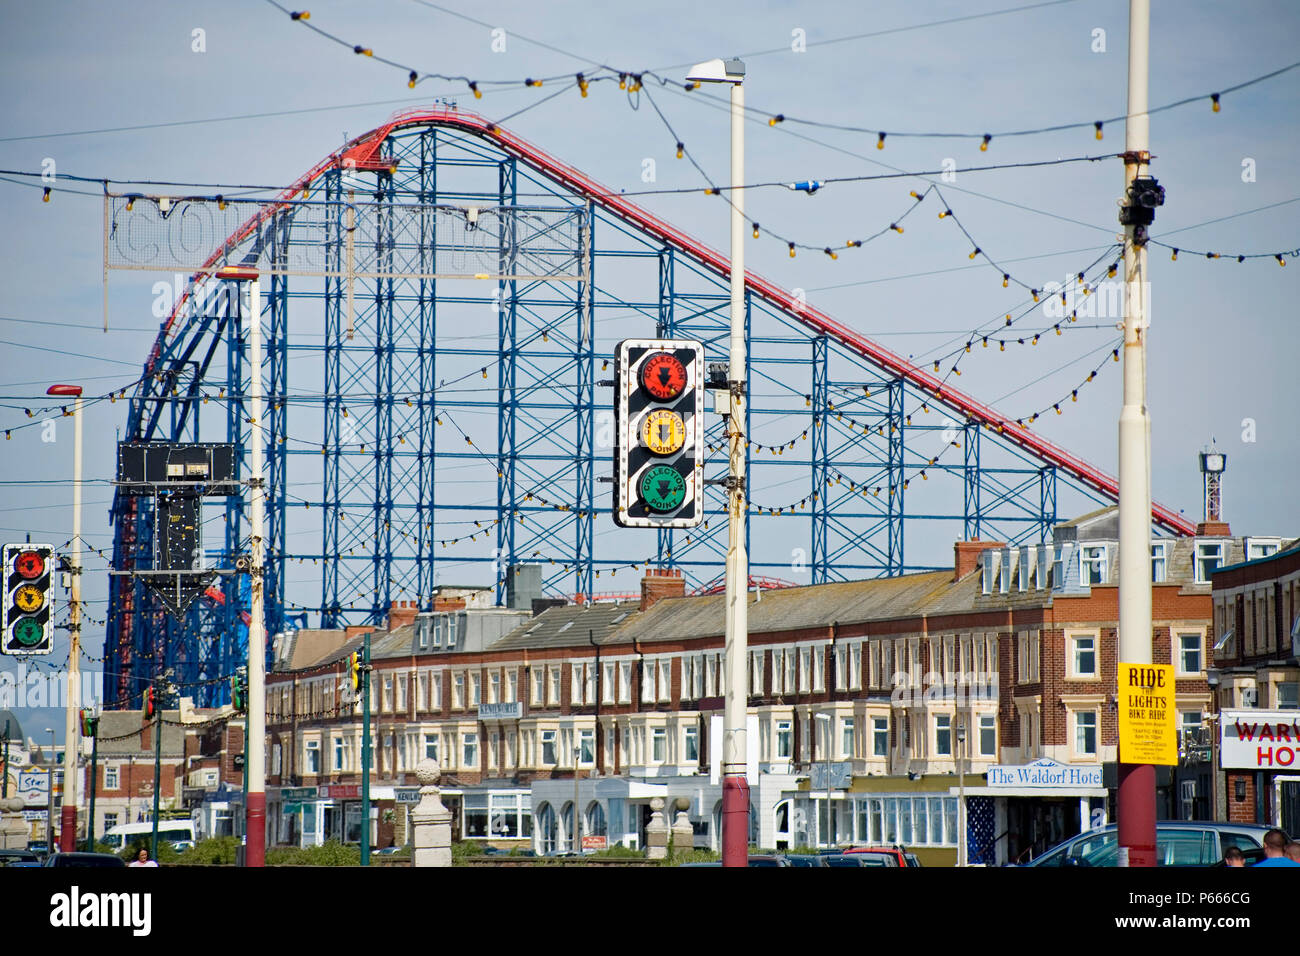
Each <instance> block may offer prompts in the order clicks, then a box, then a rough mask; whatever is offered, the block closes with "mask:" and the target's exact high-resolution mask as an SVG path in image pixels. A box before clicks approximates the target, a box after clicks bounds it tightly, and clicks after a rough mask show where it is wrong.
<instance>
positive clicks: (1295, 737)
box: [1219, 710, 1300, 770]
mask: <svg viewBox="0 0 1300 956" xmlns="http://www.w3.org/2000/svg"><path fill="white" fill-rule="evenodd" d="M1297 758H1300V711H1294V710H1225V711H1223V712H1222V714H1221V715H1220V717H1219V766H1220V767H1228V768H1233V769H1245V770H1291V769H1293V768H1295V767H1297V766H1300V759H1297Z"/></svg>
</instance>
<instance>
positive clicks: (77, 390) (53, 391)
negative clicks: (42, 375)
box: [45, 385, 81, 398]
mask: <svg viewBox="0 0 1300 956" xmlns="http://www.w3.org/2000/svg"><path fill="white" fill-rule="evenodd" d="M45 394H46V395H58V396H61V397H63V398H80V397H81V386H80V385H51V386H50V387H49V388H47V389H46V390H45Z"/></svg>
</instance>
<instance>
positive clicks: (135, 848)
mask: <svg viewBox="0 0 1300 956" xmlns="http://www.w3.org/2000/svg"><path fill="white" fill-rule="evenodd" d="M152 846H153V838H152V837H151V836H149V835H147V834H146V835H145V836H144V837H143V838H140V837H137V838H136V839H135V840H134V841H133V842H132V843H131V844H130V845H129V846H126V847H123V848H122V850H121V851H120V852H119V853H118V854H117V855H118V856H120V857H121V858H122V859H124V860H126V862H128V863H131V862H133V861H134V860H135V858H136V857H137V856H138V855H139V854H140V851H141V850H145V851H148V852H149V859H151V860H152V859H154V855H153V852H152V850H151V848H152ZM107 849H108V852H110V853H111V852H113V851H112V848H107ZM180 858H181V855H180V854H179V853H177V852H176V850H174V849H172V845H171V844H170V843H168V842H167V841H166V840H161V839H160V840H159V841H158V862H159V863H160V864H163V863H176V862H178V861H180Z"/></svg>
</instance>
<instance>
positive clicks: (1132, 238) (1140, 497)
mask: <svg viewBox="0 0 1300 956" xmlns="http://www.w3.org/2000/svg"><path fill="white" fill-rule="evenodd" d="M1150 22H1151V10H1150V0H1130V2H1129V58H1128V118H1127V121H1126V124H1125V154H1124V193H1125V197H1127V196H1128V193H1129V187H1130V186H1131V185H1132V183H1133V181H1134V180H1135V179H1137V178H1138V177H1139V176H1145V175H1146V174H1147V168H1148V165H1149V163H1150V159H1151V155H1150V152H1149V149H1150V117H1149V115H1148V114H1147V76H1148V70H1149V64H1148V48H1149V43H1150V36H1149V32H1150ZM1125 201H1128V200H1127V198H1126V200H1125ZM1140 230H1143V231H1144V230H1145V227H1144V226H1140V225H1127V226H1125V227H1124V402H1123V408H1122V409H1121V410H1120V416H1119V659H1120V660H1121V661H1122V662H1124V663H1135V664H1149V663H1151V571H1150V558H1151V550H1150V548H1151V463H1150V431H1151V422H1150V418H1149V416H1148V413H1147V405H1146V344H1147V343H1146V337H1147V323H1148V321H1149V317H1148V315H1147V292H1148V289H1149V285H1148V274H1147V250H1146V243H1145V237H1144V236H1143V237H1140V238H1139V231H1140ZM1117 693H1118V688H1117ZM1120 705H1121V706H1123V702H1122V701H1121V704H1120ZM1119 756H1120V766H1119V793H1118V799H1117V806H1118V810H1119V843H1120V854H1119V855H1120V863H1121V865H1134V866H1152V865H1154V863H1155V771H1154V768H1153V767H1150V766H1135V765H1130V764H1126V763H1124V761H1123V756H1124V755H1123V754H1122V753H1121V754H1120V755H1119ZM1148 831H1149V832H1148Z"/></svg>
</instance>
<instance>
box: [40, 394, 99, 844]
mask: <svg viewBox="0 0 1300 956" xmlns="http://www.w3.org/2000/svg"><path fill="white" fill-rule="evenodd" d="M82 410H83V408H82V404H81V393H80V391H78V393H77V397H76V400H75V401H74V402H73V405H72V421H73V425H72V435H73V437H72V544H71V547H70V552H69V556H68V563H69V566H70V568H71V571H70V577H71V578H72V586H71V587H70V588H69V592H70V593H69V597H68V637H69V643H68V686H67V687H66V688H65V690H66V693H67V697H68V701H67V703H68V706H67V713H66V715H65V719H64V724H63V730H64V733H63V814H62V820H61V829H60V833H59V848H60V849H61V850H62V851H63V852H64V853H69V852H71V851H73V850H75V849H76V848H77V756H78V755H79V754H80V753H81V725H80V721H79V719H78V717H79V714H78V712H77V711H78V708H79V706H80V703H81V415H82ZM50 779H51V782H53V779H54V778H53V777H52V776H51V778H50ZM94 785H95V784H94V781H93V780H92V781H91V783H90V786H92V787H93V786H94ZM51 849H53V847H51Z"/></svg>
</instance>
